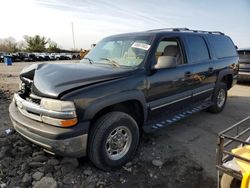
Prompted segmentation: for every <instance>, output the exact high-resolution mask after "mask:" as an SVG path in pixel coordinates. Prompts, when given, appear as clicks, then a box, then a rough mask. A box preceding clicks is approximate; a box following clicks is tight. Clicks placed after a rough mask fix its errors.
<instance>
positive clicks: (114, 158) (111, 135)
mask: <svg viewBox="0 0 250 188" xmlns="http://www.w3.org/2000/svg"><path fill="white" fill-rule="evenodd" d="M138 143H139V128H138V126H137V123H136V121H135V120H134V119H133V118H132V117H131V116H130V115H128V114H126V113H123V112H110V113H108V114H106V115H104V116H102V117H100V118H99V119H98V120H97V122H96V123H95V124H94V126H93V128H92V130H91V132H90V138H89V143H88V156H89V158H90V160H91V161H92V162H93V163H94V164H95V166H97V167H98V168H100V169H102V170H106V171H108V170H113V169H117V168H120V167H121V166H122V165H124V164H125V163H127V162H128V161H129V160H131V158H132V157H133V155H134V154H135V152H136V149H137V146H138Z"/></svg>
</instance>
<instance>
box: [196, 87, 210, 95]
mask: <svg viewBox="0 0 250 188" xmlns="http://www.w3.org/2000/svg"><path fill="white" fill-rule="evenodd" d="M212 90H214V88H209V89H206V90H203V91H200V92H198V93H194V94H193V96H197V95H200V94H202V93H206V92H208V91H212Z"/></svg>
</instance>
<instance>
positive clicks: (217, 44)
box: [207, 35, 237, 59]
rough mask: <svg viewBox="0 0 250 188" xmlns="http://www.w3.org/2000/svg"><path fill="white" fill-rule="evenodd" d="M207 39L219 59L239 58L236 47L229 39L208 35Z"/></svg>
mask: <svg viewBox="0 0 250 188" xmlns="http://www.w3.org/2000/svg"><path fill="white" fill-rule="evenodd" d="M207 37H208V40H209V43H210V44H211V46H212V48H213V49H214V51H215V56H216V57H217V58H219V59H220V58H225V57H233V56H237V52H236V48H235V45H234V43H233V42H232V40H231V39H230V38H229V37H227V36H223V35H208V36H207Z"/></svg>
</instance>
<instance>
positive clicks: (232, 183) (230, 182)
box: [220, 174, 241, 188]
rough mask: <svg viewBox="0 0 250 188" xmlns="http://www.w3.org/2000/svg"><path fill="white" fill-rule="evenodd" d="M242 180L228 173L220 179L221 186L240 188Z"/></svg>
mask: <svg viewBox="0 0 250 188" xmlns="http://www.w3.org/2000/svg"><path fill="white" fill-rule="evenodd" d="M240 185H241V181H239V180H237V179H235V178H233V177H232V176H229V175H227V174H223V175H222V177H221V180H220V186H221V188H240Z"/></svg>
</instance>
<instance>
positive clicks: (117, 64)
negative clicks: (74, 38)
mask: <svg viewBox="0 0 250 188" xmlns="http://www.w3.org/2000/svg"><path fill="white" fill-rule="evenodd" d="M100 59H101V60H106V61H108V62H109V63H110V64H112V65H114V66H116V67H120V64H119V63H117V62H116V61H114V60H112V59H108V58H100Z"/></svg>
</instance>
